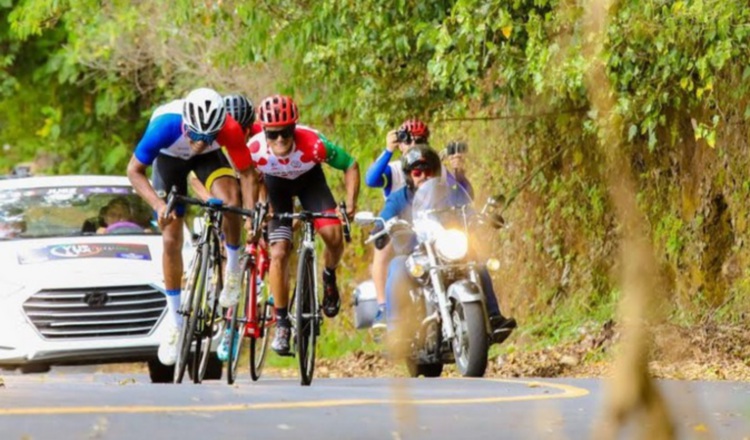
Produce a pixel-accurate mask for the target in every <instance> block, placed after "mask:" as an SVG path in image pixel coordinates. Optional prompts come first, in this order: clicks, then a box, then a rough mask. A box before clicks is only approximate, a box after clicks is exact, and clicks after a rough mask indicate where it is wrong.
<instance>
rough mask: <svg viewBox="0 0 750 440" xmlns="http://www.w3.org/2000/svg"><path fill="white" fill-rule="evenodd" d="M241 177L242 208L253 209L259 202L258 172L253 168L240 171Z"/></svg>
mask: <svg viewBox="0 0 750 440" xmlns="http://www.w3.org/2000/svg"><path fill="white" fill-rule="evenodd" d="M239 175H240V191H241V193H242V206H243V207H244V208H245V209H252V208H253V207H254V206H255V203H256V202H257V201H258V192H259V189H260V183H259V177H258V170H257V169H255V167H252V166H251V167H249V168H246V169H244V170H242V171H240V172H239Z"/></svg>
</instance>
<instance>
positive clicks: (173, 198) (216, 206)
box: [164, 186, 255, 217]
mask: <svg viewBox="0 0 750 440" xmlns="http://www.w3.org/2000/svg"><path fill="white" fill-rule="evenodd" d="M177 202H181V203H187V204H188V205H196V206H200V207H202V208H204V209H208V210H209V211H222V212H233V213H235V214H239V215H244V216H247V217H253V216H255V211H254V210H252V209H243V208H235V207H233V206H225V205H224V202H223V201H222V200H221V199H215V198H210V199H208V200H207V201H203V200H200V199H196V198H193V197H188V196H183V195H180V194H177V187H176V186H173V187H172V189H171V190H170V191H169V196H167V210H166V211H165V213H164V215H165V216H169V214H170V213H171V212H172V210H173V209H174V205H175V204H176V203H177Z"/></svg>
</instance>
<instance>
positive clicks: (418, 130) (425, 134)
mask: <svg viewBox="0 0 750 440" xmlns="http://www.w3.org/2000/svg"><path fill="white" fill-rule="evenodd" d="M398 130H399V131H400V132H406V133H409V135H410V136H411V137H412V138H422V139H424V140H425V141H426V140H428V139H429V138H430V129H429V127H427V124H425V123H424V122H422V121H420V120H419V119H407V120H406V121H404V123H403V124H401V127H400V128H399V129H398Z"/></svg>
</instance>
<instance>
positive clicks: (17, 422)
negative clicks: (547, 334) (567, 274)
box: [0, 371, 750, 440]
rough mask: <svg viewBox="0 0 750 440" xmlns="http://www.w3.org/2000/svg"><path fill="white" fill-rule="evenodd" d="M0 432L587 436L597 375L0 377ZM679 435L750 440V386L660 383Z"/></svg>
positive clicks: (313, 437)
mask: <svg viewBox="0 0 750 440" xmlns="http://www.w3.org/2000/svg"><path fill="white" fill-rule="evenodd" d="M2 377H3V378H4V382H5V386H4V387H2V388H0V439H2V440H5V439H26V440H31V439H33V440H43V439H55V440H65V439H144V440H145V439H153V438H159V439H193V438H206V439H224V438H237V439H240V438H259V439H271V438H295V439H300V440H318V439H321V440H323V439H325V440H332V439H430V440H434V439H451V440H456V439H457V440H468V439H493V440H494V439H583V438H590V434H591V426H592V423H593V421H594V420H596V417H597V415H598V414H599V411H600V407H601V402H602V391H603V386H604V385H603V382H601V381H599V380H572V379H571V380H548V379H543V380H539V381H537V380H499V379H498V380H491V379H482V380H466V379H445V378H444V379H414V380H401V381H397V380H393V379H316V380H315V381H314V382H313V385H312V386H311V387H300V386H299V383H298V381H296V380H282V379H272V378H263V379H261V381H260V382H257V383H251V382H249V380H248V379H245V380H242V381H240V382H238V383H237V384H236V385H234V386H228V385H226V383H224V382H206V383H204V384H203V385H191V384H184V385H180V386H175V385H152V384H150V383H149V381H148V377H147V376H146V375H140V374H88V373H80V372H75V373H64V372H63V373H60V372H54V371H53V373H52V374H49V375H27V376H20V375H3V376H2ZM662 386H663V387H664V389H665V390H666V391H667V393H668V396H669V399H670V401H671V402H672V403H673V404H674V405H675V406H674V410H675V414H676V420H677V422H678V425H679V428H680V438H686V439H688V438H716V439H738V440H745V439H750V384H748V383H736V382H715V383H697V382H692V383H680V382H663V383H662Z"/></svg>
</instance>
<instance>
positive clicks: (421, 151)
mask: <svg viewBox="0 0 750 440" xmlns="http://www.w3.org/2000/svg"><path fill="white" fill-rule="evenodd" d="M401 169H403V170H404V175H405V176H406V182H407V184H408V185H409V187H410V188H413V187H414V181H413V180H412V178H411V172H412V170H421V171H424V172H425V173H427V174H429V175H430V176H433V177H438V176H440V173H441V171H442V165H441V164H440V156H439V155H438V154H437V152H436V151H435V150H433V149H432V148H431V147H430V146H429V145H427V144H417V145H414V146H413V147H411V148H409V149H408V150H406V153H404V155H403V156H401Z"/></svg>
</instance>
